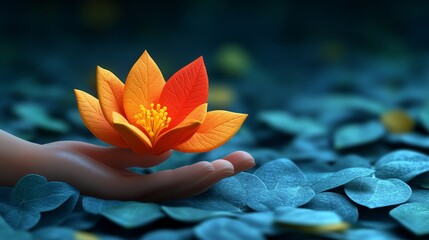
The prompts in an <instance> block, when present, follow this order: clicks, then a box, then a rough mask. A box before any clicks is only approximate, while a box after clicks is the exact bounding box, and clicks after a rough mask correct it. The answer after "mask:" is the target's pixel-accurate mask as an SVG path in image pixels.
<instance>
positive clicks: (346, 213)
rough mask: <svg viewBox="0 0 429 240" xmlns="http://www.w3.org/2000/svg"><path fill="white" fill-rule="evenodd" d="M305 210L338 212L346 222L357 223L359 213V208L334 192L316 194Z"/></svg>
mask: <svg viewBox="0 0 429 240" xmlns="http://www.w3.org/2000/svg"><path fill="white" fill-rule="evenodd" d="M304 207H305V208H309V209H313V210H328V211H334V212H336V213H337V214H338V215H339V216H340V217H341V218H342V219H343V220H344V221H347V222H350V223H355V222H357V220H358V216H359V212H358V209H357V207H356V206H355V205H354V204H353V203H352V202H351V201H350V200H349V199H348V198H346V197H344V196H343V195H341V194H338V193H334V192H323V193H318V194H316V195H315V196H314V197H313V199H311V201H310V202H308V203H307V204H305V205H304Z"/></svg>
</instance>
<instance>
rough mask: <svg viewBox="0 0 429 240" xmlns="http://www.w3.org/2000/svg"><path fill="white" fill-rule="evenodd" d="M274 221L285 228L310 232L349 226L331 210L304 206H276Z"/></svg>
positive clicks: (334, 229) (327, 230)
mask: <svg viewBox="0 0 429 240" xmlns="http://www.w3.org/2000/svg"><path fill="white" fill-rule="evenodd" d="M274 221H275V222H276V223H277V224H280V225H281V226H285V227H287V228H291V229H294V230H299V231H304V232H311V233H320V232H332V231H342V230H345V229H347V228H349V225H348V224H347V223H345V222H343V221H342V219H341V217H340V216H338V214H337V213H335V212H333V211H315V210H311V209H304V208H293V207H282V208H278V209H276V211H275V218H274Z"/></svg>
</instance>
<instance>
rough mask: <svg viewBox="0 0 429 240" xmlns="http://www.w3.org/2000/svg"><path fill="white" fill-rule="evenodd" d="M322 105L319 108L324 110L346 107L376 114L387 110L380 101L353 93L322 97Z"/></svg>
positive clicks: (339, 109) (343, 108) (337, 109)
mask: <svg viewBox="0 0 429 240" xmlns="http://www.w3.org/2000/svg"><path fill="white" fill-rule="evenodd" d="M320 100H321V101H320V105H319V104H318V105H317V106H315V107H317V108H318V109H320V108H322V110H331V111H332V110H333V111H342V110H346V109H352V110H355V111H356V110H361V111H365V112H368V113H372V114H375V115H379V114H381V113H383V112H384V111H386V110H387V107H386V106H384V105H382V104H381V103H380V102H379V101H375V100H372V99H369V98H363V97H361V96H353V95H345V94H343V95H341V94H337V95H329V96H328V97H325V98H322V99H320Z"/></svg>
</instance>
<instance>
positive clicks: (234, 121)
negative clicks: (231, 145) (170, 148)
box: [174, 110, 247, 152]
mask: <svg viewBox="0 0 429 240" xmlns="http://www.w3.org/2000/svg"><path fill="white" fill-rule="evenodd" d="M246 117H247V114H241V113H234V112H228V111H220V110H217V111H210V112H208V113H207V115H206V118H205V119H204V122H203V124H202V125H201V127H200V128H199V129H198V131H197V132H196V133H195V134H194V135H193V136H192V137H191V138H190V139H189V140H188V141H186V142H184V143H182V144H180V145H178V146H176V147H175V148H174V149H175V150H178V151H181V152H206V151H210V150H213V149H215V148H217V147H219V146H221V145H222V144H224V143H226V142H227V141H228V140H229V139H230V138H231V137H233V136H234V135H235V134H236V133H237V131H238V129H240V127H241V125H242V124H243V122H244V120H245V119H246Z"/></svg>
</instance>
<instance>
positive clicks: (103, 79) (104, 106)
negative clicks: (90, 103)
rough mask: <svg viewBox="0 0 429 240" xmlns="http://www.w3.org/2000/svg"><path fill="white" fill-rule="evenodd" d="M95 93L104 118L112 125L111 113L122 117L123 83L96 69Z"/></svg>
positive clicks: (111, 75) (110, 73)
mask: <svg viewBox="0 0 429 240" xmlns="http://www.w3.org/2000/svg"><path fill="white" fill-rule="evenodd" d="M97 93H98V99H99V101H100V106H101V110H102V111H103V114H104V117H105V118H106V119H107V121H108V122H109V124H111V125H112V123H113V117H112V112H117V113H120V114H122V115H124V107H123V97H124V83H122V82H121V80H119V78H117V77H116V76H115V74H113V73H112V72H110V71H108V70H106V69H103V68H101V67H97Z"/></svg>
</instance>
